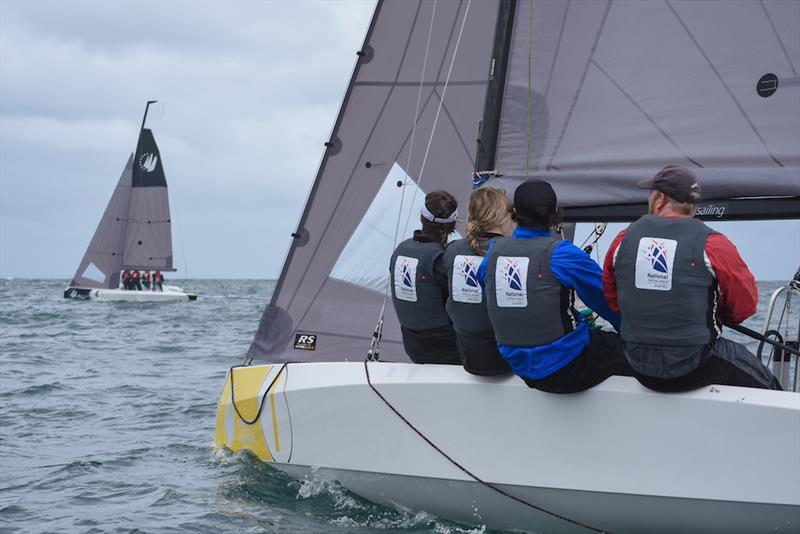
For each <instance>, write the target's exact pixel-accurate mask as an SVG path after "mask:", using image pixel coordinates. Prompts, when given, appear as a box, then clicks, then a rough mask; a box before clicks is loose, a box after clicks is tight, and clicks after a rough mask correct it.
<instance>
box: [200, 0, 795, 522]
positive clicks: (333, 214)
mask: <svg viewBox="0 0 800 534" xmlns="http://www.w3.org/2000/svg"><path fill="white" fill-rule="evenodd" d="M798 43H800V3H797V2H779V1H770V0H763V1H750V2H748V1H730V2H725V1H717V0H712V1H708V0H697V1H694V2H678V1H670V0H666V1H647V2H631V1H625V2H617V1H612V0H598V1H593V2H570V1H539V0H533V1H530V0H528V1H526V0H518V1H514V0H487V1H477V0H452V1H447V0H438V1H435V0H434V1H429V0H426V1H391V0H384V1H378V2H377V6H376V8H375V12H374V15H373V17H372V20H371V23H370V25H369V29H368V31H367V35H366V38H365V41H364V44H363V46H362V47H361V49H360V50H358V52H357V60H356V65H355V68H354V72H353V75H352V77H351V79H350V83H349V85H348V88H347V91H346V93H345V97H344V101H343V103H342V105H341V108H340V111H339V115H338V117H337V119H336V122H335V124H334V127H333V132H332V134H331V136H330V137H329V138H328V140H327V142H325V148H324V155H323V158H322V162H321V164H320V167H319V171H318V173H317V176H316V180H315V181H314V184H313V186H312V188H311V191H310V193H309V196H308V200H307V202H306V205H305V209H304V210H303V212H302V215H301V217H300V221H299V224H298V226H297V228H296V230H295V232H294V233H293V234H292V238H293V240H292V243H291V246H290V248H289V251H288V254H287V256H286V259H285V262H284V265H283V269H282V271H281V274H280V278H279V280H278V282H277V285H276V288H275V291H274V293H273V295H272V297H271V300H270V301H269V303H268V305H267V306H266V309H265V310H264V313H263V316H262V318H261V322H260V324H259V326H258V330H257V332H256V334H255V337H254V339H253V341H252V344H251V346H250V348H249V351H248V353H247V356H246V358H245V363H244V364H242V365H236V366H234V367H232V368H231V369H230V370H229V371H228V373H227V375H226V377H225V381H224V385H223V387H222V391H221V394H220V397H219V403H218V406H217V412H216V429H215V436H214V443H215V444H216V445H217V446H220V447H226V448H228V449H230V450H232V451H241V450H246V451H249V452H250V453H252V454H254V455H255V456H257V457H258V458H259V459H261V460H264V461H266V462H270V464H271V465H272V466H274V467H275V468H277V469H279V470H281V471H283V472H286V473H288V474H290V475H292V476H294V477H297V478H304V477H317V478H323V479H333V480H336V481H338V483H340V484H341V485H342V486H344V487H345V488H347V489H348V490H350V491H352V492H353V493H355V494H357V495H360V496H362V497H364V498H366V499H369V500H371V501H374V502H377V503H381V504H385V505H387V506H391V507H393V508H396V509H399V510H404V511H408V512H410V513H415V512H418V511H427V512H429V513H433V514H436V515H438V516H440V517H444V518H448V519H452V520H455V521H459V522H463V523H465V524H473V525H485V526H486V527H489V528H500V529H518V530H523V531H534V532H586V531H595V532H602V531H605V532H614V533H620V532H628V533H635V532H672V533H675V532H728V533H733V532H741V533H744V532H767V531H770V532H772V531H775V532H800V483H798V481H800V393H797V392H792V391H767V390H756V389H749V388H742V387H732V386H712V387H707V388H702V389H699V390H696V391H691V392H687V393H680V394H664V393H657V392H654V391H650V390H647V389H645V388H644V387H642V386H641V385H640V384H639V383H638V382H637V381H636V380H635V379H632V378H628V377H616V376H615V377H611V378H609V379H608V380H606V381H605V382H604V383H602V384H600V385H598V386H596V387H594V388H592V389H591V390H589V391H586V392H583V393H579V394H572V395H552V394H547V393H543V392H540V391H535V390H531V389H529V388H527V387H526V386H525V384H524V383H523V382H522V381H521V380H520V379H518V378H517V377H514V376H507V377H491V378H489V377H478V376H473V375H470V374H468V373H467V372H465V371H464V370H463V369H461V368H460V367H459V366H448V365H417V364H413V363H410V362H409V360H408V358H407V356H406V355H405V353H404V351H403V345H402V340H401V335H400V329H399V325H398V322H397V318H396V316H395V314H394V311H393V309H392V306H391V303H390V302H389V305H387V284H388V281H387V278H388V265H389V258H390V255H391V252H392V250H393V247H394V245H395V244H396V243H398V242H399V241H400V240H402V239H405V238H406V237H408V236H409V235H410V233H411V231H412V230H413V229H414V225H413V223H414V221H415V220H417V219H418V217H419V208H420V203H421V202H422V198H423V197H424V194H425V192H426V191H431V190H436V189H446V190H448V191H450V192H451V193H453V194H454V195H455V196H456V197H457V198H458V200H459V203H460V205H461V206H464V205H466V201H467V198H468V195H469V194H470V192H471V190H472V188H473V187H475V186H478V187H480V186H483V185H493V186H501V187H504V188H505V189H506V190H507V191H509V192H511V191H513V189H514V188H515V187H516V185H517V184H519V183H521V181H523V180H525V179H526V178H527V177H537V178H542V179H544V180H547V181H549V182H550V183H551V184H552V185H553V187H554V188H555V190H556V192H557V194H558V198H559V203H560V204H561V206H562V207H563V208H564V211H565V218H566V220H567V221H571V222H608V221H633V220H635V219H636V218H638V217H639V216H640V215H642V214H644V213H645V212H646V194H647V193H646V192H645V191H642V190H640V189H638V188H637V187H636V182H637V181H638V180H642V179H646V178H649V177H651V176H652V175H653V174H654V173H655V172H656V171H657V170H658V169H660V168H661V167H663V166H664V165H667V164H682V165H686V166H689V167H691V168H692V169H693V170H694V171H695V172H696V173H697V174H698V175H699V176H700V177H701V179H702V182H703V192H704V195H705V198H706V200H705V201H704V202H703V203H702V204H701V205H700V207H699V210H698V213H699V216H700V217H701V218H703V219H707V220H714V221H717V220H756V219H797V218H800V83H798V82H799V81H800V80H799V79H798V70H800V48H798ZM476 134H477V138H478V142H477V143H475V142H474V141H473V139H475V137H476ZM395 229H397V231H396V230H395ZM462 230H463V227H462ZM787 245H788V246H797V244H796V243H795V244H787ZM795 331H796V330H795Z"/></svg>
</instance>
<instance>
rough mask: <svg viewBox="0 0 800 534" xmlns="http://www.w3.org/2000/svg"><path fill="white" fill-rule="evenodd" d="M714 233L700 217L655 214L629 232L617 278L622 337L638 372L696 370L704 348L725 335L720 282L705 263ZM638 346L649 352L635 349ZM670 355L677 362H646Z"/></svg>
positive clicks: (618, 258)
mask: <svg viewBox="0 0 800 534" xmlns="http://www.w3.org/2000/svg"><path fill="white" fill-rule="evenodd" d="M711 233H714V231H713V230H712V229H711V228H709V227H708V226H706V225H705V224H703V222H702V221H700V220H698V219H694V218H688V217H681V218H672V217H657V216H655V215H645V216H643V217H641V218H640V219H639V220H638V221H636V222H634V223H633V224H631V225H630V227H629V228H628V230H627V231H626V232H625V235H624V236H623V238H622V241H621V242H620V245H619V248H618V249H617V254H616V260H615V263H614V277H615V278H616V281H617V301H618V303H619V307H620V313H621V316H622V326H621V329H620V335H621V336H622V340H623V341H624V342H625V346H626V355H627V356H628V359H629V361H630V363H631V365H632V366H633V367H634V369H636V370H637V371H640V372H643V373H645V374H650V375H652V376H668V375H669V374H670V371H671V370H677V369H680V370H681V372H688V371H691V370H692V369H693V368H695V367H696V366H697V365H699V363H700V354H699V352H700V349H702V347H704V346H706V345H709V344H710V343H712V342H713V341H714V340H716V339H717V338H718V337H719V336H720V333H721V331H720V329H719V325H718V323H717V318H716V313H715V310H716V301H717V283H716V280H715V278H714V276H713V275H712V273H711V272H710V271H709V267H708V266H707V265H706V261H705V244H706V239H707V238H708V236H709V234H711ZM636 346H643V347H644V348H646V349H648V350H641V351H636V350H632V349H635V348H636ZM650 349H686V350H677V351H676V350H666V351H662V350H650ZM665 357H668V358H669V359H670V360H672V361H669V362H664V361H660V362H656V361H652V362H649V361H644V360H650V359H653V360H655V359H663V358H665ZM682 358H683V359H691V360H692V362H683V361H681V359H682ZM639 360H641V361H639Z"/></svg>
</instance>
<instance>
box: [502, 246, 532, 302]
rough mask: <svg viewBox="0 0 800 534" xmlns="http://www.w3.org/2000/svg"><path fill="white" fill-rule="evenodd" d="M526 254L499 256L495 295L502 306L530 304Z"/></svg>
mask: <svg viewBox="0 0 800 534" xmlns="http://www.w3.org/2000/svg"><path fill="white" fill-rule="evenodd" d="M529 261H530V259H529V258H527V257H525V256H499V257H498V258H497V269H496V270H495V273H494V284H495V297H496V298H497V306H498V307H500V308H525V307H526V306H527V305H528V288H527V286H528V262H529Z"/></svg>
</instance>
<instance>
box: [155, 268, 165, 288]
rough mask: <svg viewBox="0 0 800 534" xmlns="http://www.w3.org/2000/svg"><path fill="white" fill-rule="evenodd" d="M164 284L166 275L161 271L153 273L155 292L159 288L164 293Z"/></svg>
mask: <svg viewBox="0 0 800 534" xmlns="http://www.w3.org/2000/svg"><path fill="white" fill-rule="evenodd" d="M163 283H164V275H163V274H161V271H156V272H154V273H153V291H155V290H156V286H158V290H159V291H164V287H163V285H162V284H163Z"/></svg>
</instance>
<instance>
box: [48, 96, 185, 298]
mask: <svg viewBox="0 0 800 534" xmlns="http://www.w3.org/2000/svg"><path fill="white" fill-rule="evenodd" d="M155 102H156V101H155V100H151V101H148V102H147V106H145V109H144V117H143V118H142V126H141V128H140V129H139V142H138V143H137V145H136V152H135V153H134V154H131V156H130V157H129V158H128V163H126V164H125V169H124V170H123V171H122V176H120V179H119V182H117V187H116V189H114V194H113V195H111V200H109V201H108V206H106V211H105V212H104V213H103V217H102V218H101V219H100V224H98V225H97V230H95V232H94V236H93V237H92V240H91V242H89V248H87V249H86V253H85V254H84V255H83V260H81V263H80V265H79V266H78V270H77V271H76V272H75V276H74V277H73V278H72V281H71V282H70V284H69V287H67V288H66V289H65V290H64V297H65V298H74V299H97V300H127V301H135V302H163V301H173V300H196V299H197V295H194V294H191V293H186V292H185V291H183V289H181V288H180V287H178V286H172V285H163V287H162V290H161V291H158V290H156V291H148V290H142V291H136V290H128V289H122V288H121V287H120V275H121V272H122V271H123V270H137V271H162V272H164V271H175V269H173V267H172V225H171V219H170V215H169V197H168V194H167V180H166V178H165V176H164V167H163V164H162V160H161V153H160V152H159V150H158V145H156V140H155V137H153V132H152V131H151V130H149V129H147V128H145V127H144V125H145V121H146V120H147V111H148V110H149V109H150V104H153V103H155Z"/></svg>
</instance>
